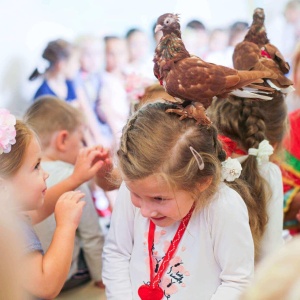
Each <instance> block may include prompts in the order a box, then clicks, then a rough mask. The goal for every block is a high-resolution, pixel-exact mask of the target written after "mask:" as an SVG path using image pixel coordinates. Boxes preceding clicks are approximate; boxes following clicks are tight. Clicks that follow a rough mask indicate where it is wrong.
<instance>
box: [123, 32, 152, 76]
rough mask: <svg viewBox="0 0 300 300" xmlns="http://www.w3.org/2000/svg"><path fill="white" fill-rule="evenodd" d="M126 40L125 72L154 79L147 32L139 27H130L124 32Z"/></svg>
mask: <svg viewBox="0 0 300 300" xmlns="http://www.w3.org/2000/svg"><path fill="white" fill-rule="evenodd" d="M126 42H127V46H128V54H129V61H128V64H127V67H126V72H127V73H128V74H131V73H135V74H137V75H139V76H143V77H146V78H151V79H152V80H154V79H155V78H154V75H153V62H152V59H153V57H152V56H153V55H150V41H149V37H148V36H147V34H146V33H145V32H144V31H142V30H141V29H138V28H131V29H129V30H128V31H127V33H126Z"/></svg>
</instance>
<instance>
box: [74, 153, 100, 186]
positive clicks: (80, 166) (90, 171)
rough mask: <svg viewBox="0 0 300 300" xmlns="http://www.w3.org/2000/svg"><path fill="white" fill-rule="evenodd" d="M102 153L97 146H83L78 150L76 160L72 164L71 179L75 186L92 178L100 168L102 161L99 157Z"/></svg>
mask: <svg viewBox="0 0 300 300" xmlns="http://www.w3.org/2000/svg"><path fill="white" fill-rule="evenodd" d="M101 155H102V153H101V151H100V150H99V149H98V147H90V148H83V149H81V150H80V151H79V154H78V156H77V160H76V163H75V166H74V171H73V174H72V175H71V177H72V179H73V180H74V181H75V182H76V184H77V186H80V185H81V184H82V183H84V182H86V181H89V180H90V179H92V178H93V177H94V176H95V175H96V173H97V172H98V171H99V170H100V169H101V167H102V166H103V164H104V162H103V161H102V160H101V159H99V157H101Z"/></svg>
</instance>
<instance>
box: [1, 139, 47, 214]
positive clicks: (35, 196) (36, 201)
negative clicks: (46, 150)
mask: <svg viewBox="0 0 300 300" xmlns="http://www.w3.org/2000/svg"><path fill="white" fill-rule="evenodd" d="M40 161H41V147H40V144H39V142H38V141H37V139H36V138H35V137H32V139H31V141H30V144H29V145H28V148H27V150H26V152H25V156H24V161H23V164H22V166H21V167H20V169H19V170H18V171H17V173H16V174H15V175H13V176H12V177H10V178H9V179H8V180H7V185H6V186H7V189H8V194H9V195H10V197H11V199H12V201H15V202H16V205H17V207H18V208H19V210H21V211H29V210H35V209H37V208H39V207H41V206H42V205H43V203H44V197H45V193H46V189H47V187H46V179H47V178H48V174H47V173H46V172H44V171H43V169H42V168H41V166H40Z"/></svg>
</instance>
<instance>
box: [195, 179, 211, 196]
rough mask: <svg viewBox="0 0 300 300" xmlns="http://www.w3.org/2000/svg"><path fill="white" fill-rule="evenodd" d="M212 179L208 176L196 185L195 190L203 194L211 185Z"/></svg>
mask: <svg viewBox="0 0 300 300" xmlns="http://www.w3.org/2000/svg"><path fill="white" fill-rule="evenodd" d="M212 180H213V177H212V176H210V177H208V178H206V179H204V180H203V181H202V182H201V183H198V184H197V188H198V191H199V192H201V193H202V192H204V191H205V190H206V189H207V188H208V187H209V186H210V185H211V183H212Z"/></svg>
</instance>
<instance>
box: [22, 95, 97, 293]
mask: <svg viewBox="0 0 300 300" xmlns="http://www.w3.org/2000/svg"><path fill="white" fill-rule="evenodd" d="M25 118H26V121H27V122H28V124H30V126H31V127H32V128H33V129H34V130H35V131H36V132H37V134H38V136H39V139H40V141H41V145H42V167H43V168H44V169H45V170H46V171H47V172H48V173H49V174H50V177H49V179H48V180H47V184H48V186H49V187H50V186H53V185H55V184H57V183H59V182H61V181H62V180H64V179H65V178H67V177H68V176H70V174H72V173H73V170H74V164H75V162H76V159H77V156H78V153H79V150H80V148H82V147H83V143H82V142H83V126H84V122H83V117H82V114H80V112H79V111H78V110H77V109H75V108H73V107H71V106H69V105H68V104H66V103H64V102H63V101H61V100H59V99H58V98H54V97H49V96H44V97H41V98H39V101H37V102H35V103H34V104H33V105H32V106H31V107H30V108H29V109H28V110H27V113H26V115H25ZM53 120H55V121H53ZM78 190H79V191H82V192H83V193H84V194H85V198H84V200H85V202H86V206H85V209H84V211H83V214H82V218H81V221H80V223H79V226H78V229H77V231H76V238H75V246H74V251H73V259H72V265H71V270H70V272H69V275H68V281H67V282H66V284H65V287H64V290H66V289H69V288H73V287H75V286H77V285H80V284H82V283H85V282H87V281H88V280H90V279H92V280H94V281H95V284H96V286H99V287H103V284H102V281H101V267H102V260H101V255H102V246H103V245H102V244H103V235H102V233H101V230H100V227H99V221H98V216H97V213H96V210H95V207H94V203H93V199H92V194H91V191H90V187H89V186H88V183H83V184H82V185H81V186H79V187H78ZM55 227H56V224H55V218H54V215H51V216H49V217H48V218H47V219H46V220H44V221H43V222H41V223H40V224H38V225H36V226H35V229H36V231H37V234H38V236H39V238H40V240H41V242H42V245H43V248H44V249H45V250H46V249H48V248H49V246H50V243H51V240H52V236H53V233H54V231H55ZM81 251H82V254H83V255H81Z"/></svg>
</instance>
